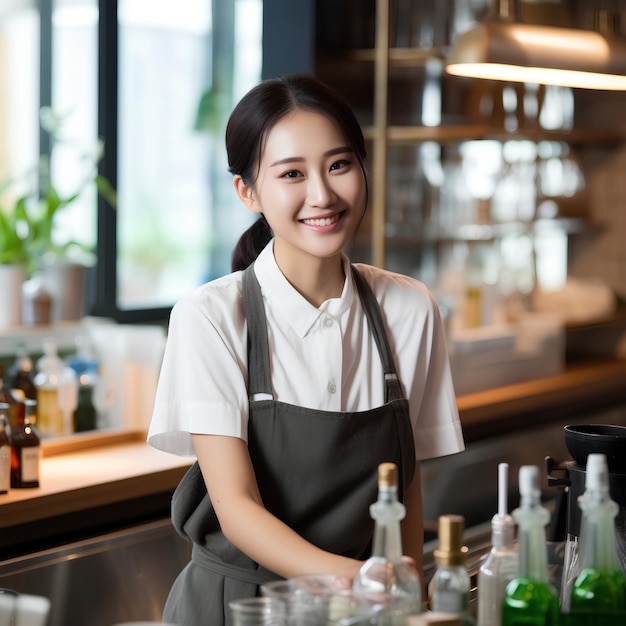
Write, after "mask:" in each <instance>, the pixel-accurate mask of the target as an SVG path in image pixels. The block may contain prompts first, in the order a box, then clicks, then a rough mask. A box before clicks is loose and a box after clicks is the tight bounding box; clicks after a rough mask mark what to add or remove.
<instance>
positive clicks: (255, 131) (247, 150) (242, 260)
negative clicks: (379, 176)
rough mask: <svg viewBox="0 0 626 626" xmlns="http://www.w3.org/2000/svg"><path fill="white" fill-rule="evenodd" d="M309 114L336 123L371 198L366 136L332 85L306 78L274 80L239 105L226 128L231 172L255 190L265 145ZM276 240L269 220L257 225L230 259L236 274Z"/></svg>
mask: <svg viewBox="0 0 626 626" xmlns="http://www.w3.org/2000/svg"><path fill="white" fill-rule="evenodd" d="M296 109H305V110H308V111H314V112H317V113H321V114H322V115H326V116H327V117H329V118H330V119H332V120H334V121H335V122H337V124H338V125H339V127H340V128H341V130H342V132H343V133H344V135H345V137H346V140H347V141H348V144H349V146H350V147H351V148H352V150H354V154H355V156H356V158H357V160H358V162H359V165H360V167H361V169H362V170H363V174H364V176H365V185H366V203H367V194H368V185H367V169H366V167H365V159H366V150H365V140H364V138H363V131H362V130H361V127H360V126H359V123H358V121H357V119H356V117H355V115H354V113H353V112H352V109H351V108H350V107H349V105H348V104H347V103H346V101H345V100H344V99H343V98H342V97H341V96H340V95H339V94H338V93H337V92H336V91H334V90H333V89H331V88H330V87H329V86H328V85H326V84H324V83H322V82H321V81H319V80H317V79H316V78H313V77H312V76H306V75H301V74H295V75H290V76H283V77H280V78H271V79H268V80H265V81H263V82H262V83H259V84H258V85H257V86H256V87H253V88H252V89H251V90H250V91H249V92H248V93H247V94H246V95H245V96H244V97H243V98H242V99H241V100H240V101H239V103H238V104H237V106H236V107H235V108H234V109H233V112H232V113H231V115H230V119H229V120H228V124H227V126H226V152H227V155H228V171H229V172H230V173H231V174H233V176H234V175H236V174H238V175H239V176H241V178H242V180H243V182H244V183H245V184H246V185H254V183H255V181H256V177H257V175H258V165H259V159H260V156H261V154H262V152H263V147H264V145H265V140H266V138H267V135H268V133H269V132H270V130H271V129H272V128H273V127H274V125H275V124H276V123H277V122H278V121H280V120H281V119H282V118H283V117H284V116H285V115H287V114H288V113H290V112H292V111H294V110H296ZM271 238H272V231H271V229H270V227H269V224H268V223H267V221H266V220H265V218H263V217H261V218H260V219H258V220H257V221H256V222H255V223H254V224H252V226H251V227H250V228H248V230H246V231H245V232H244V233H243V235H242V236H241V238H240V239H239V241H238V243H237V245H236V246H235V249H234V251H233V254H232V257H231V269H232V271H233V272H234V271H237V270H240V269H245V268H246V267H248V265H250V263H252V262H253V261H254V259H256V257H257V256H258V255H259V253H260V252H261V250H262V249H263V248H264V247H265V246H266V245H267V244H268V243H269V241H270V239H271Z"/></svg>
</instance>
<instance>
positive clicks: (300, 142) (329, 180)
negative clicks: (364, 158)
mask: <svg viewBox="0 0 626 626" xmlns="http://www.w3.org/2000/svg"><path fill="white" fill-rule="evenodd" d="M245 190H246V196H247V200H246V199H245V198H244V197H243V196H242V199H243V200H244V202H245V203H246V204H247V205H248V207H249V208H250V209H251V210H252V211H255V212H258V213H263V215H265V218H266V219H267V221H268V223H269V225H270V227H271V228H272V230H273V231H274V236H275V242H274V255H275V257H276V260H277V262H279V263H280V261H281V260H282V261H285V262H299V261H302V260H304V258H305V257H306V256H313V257H317V258H324V259H325V258H330V257H334V256H336V255H338V254H340V253H341V251H342V250H343V248H344V247H345V246H346V244H347V243H348V242H349V240H350V239H351V238H352V236H353V235H354V233H355V231H356V229H357V227H358V225H359V223H360V222H361V219H362V217H363V213H364V211H365V202H366V186H365V176H364V174H363V171H362V169H361V167H360V165H359V161H358V159H357V157H356V155H355V154H354V152H353V151H352V150H351V148H350V147H349V145H348V142H347V141H346V139H345V137H344V135H343V133H342V132H341V129H340V127H339V126H338V125H337V123H336V122H335V121H334V120H331V119H330V118H328V117H326V116H325V115H321V114H319V113H315V112H312V111H306V110H296V111H295V112H293V113H290V114H289V115H287V116H286V117H284V118H282V119H281V120H280V121H279V122H278V123H277V124H276V125H275V126H274V127H273V128H272V129H271V130H270V132H269V133H268V135H267V137H266V142H265V147H264V150H263V153H262V155H261V158H260V162H259V172H258V177H257V180H256V183H255V184H254V188H252V189H251V188H245ZM240 195H241V192H240Z"/></svg>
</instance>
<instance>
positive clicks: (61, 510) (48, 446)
mask: <svg viewBox="0 0 626 626" xmlns="http://www.w3.org/2000/svg"><path fill="white" fill-rule="evenodd" d="M43 454H44V456H43V459H42V465H41V481H40V487H39V488H37V489H11V490H10V491H9V493H8V494H5V495H0V560H1V559H3V558H7V557H8V556H14V555H16V554H19V553H22V552H23V551H24V550H23V548H24V547H25V546H28V549H29V550H32V549H33V548H38V549H41V548H45V547H48V546H49V545H52V544H54V543H58V542H60V541H64V540H67V539H72V540H74V539H76V538H78V537H82V536H87V535H90V534H95V533H99V532H106V531H108V530H110V529H112V528H116V527H118V526H120V525H129V524H134V523H138V522H142V521H145V520H150V519H154V518H157V517H162V516H165V515H167V514H168V511H169V503H170V498H171V495H172V492H173V490H174V489H175V487H176V485H177V484H178V483H179V481H180V479H181V478H182V477H183V475H184V473H185V472H186V471H187V469H188V468H189V466H190V465H191V463H192V459H191V458H181V457H177V456H174V455H171V454H166V453H164V452H160V451H158V450H155V449H154V448H151V447H150V446H148V445H147V444H146V443H145V433H140V432H126V433H125V432H119V433H102V434H99V435H97V436H95V437H88V436H82V435H74V436H72V437H71V438H67V439H66V440H59V441H55V442H45V443H44V451H43Z"/></svg>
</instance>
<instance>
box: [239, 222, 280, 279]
mask: <svg viewBox="0 0 626 626" xmlns="http://www.w3.org/2000/svg"><path fill="white" fill-rule="evenodd" d="M273 236H274V234H273V233H272V229H271V228H270V225H269V224H268V223H267V220H266V219H265V217H264V216H263V215H261V217H260V218H259V219H258V220H257V221H256V222H254V224H252V226H250V228H248V230H246V231H245V232H244V233H243V235H241V237H240V238H239V241H238V242H237V245H236V246H235V249H234V250H233V253H232V256H231V257H230V269H231V271H232V272H237V271H239V270H245V269H246V268H247V267H248V266H249V265H250V264H251V263H252V262H253V261H254V260H255V259H256V258H257V257H258V256H259V254H260V253H261V250H263V248H265V246H266V245H267V244H268V243H269V242H270V241H271V239H272V237H273Z"/></svg>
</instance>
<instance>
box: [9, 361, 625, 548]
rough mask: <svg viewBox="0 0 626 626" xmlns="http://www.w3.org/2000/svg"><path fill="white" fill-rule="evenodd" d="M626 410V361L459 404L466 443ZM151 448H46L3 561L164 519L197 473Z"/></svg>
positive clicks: (573, 370)
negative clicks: (187, 478) (179, 489)
mask: <svg viewBox="0 0 626 626" xmlns="http://www.w3.org/2000/svg"><path fill="white" fill-rule="evenodd" d="M624 402H626V360H611V361H597V362H593V363H584V364H577V365H572V366H568V368H567V370H566V372H565V373H563V374H561V375H559V376H553V377H549V378H543V379H538V380H535V381H530V382H525V383H520V384H516V385H510V386H508V387H502V388H499V389H493V390H489V391H482V392H478V393H474V394H468V395H466V396H460V397H459V398H458V406H459V412H460V415H461V421H462V423H463V429H464V433H465V437H466V441H467V442H472V441H477V440H479V439H483V438H486V437H490V436H494V435H497V434H499V433H503V432H507V433H510V432H511V431H513V430H515V429H523V428H526V427H528V426H530V425H533V424H538V423H545V422H548V421H558V420H566V419H567V416H570V415H573V414H577V415H580V414H581V412H585V411H588V412H591V411H593V410H595V409H598V408H602V407H610V406H613V405H618V404H620V403H624ZM191 463H192V459H190V458H179V457H176V456H173V455H170V454H166V453H163V452H160V451H157V450H154V449H152V448H150V447H149V446H148V445H147V444H146V443H145V433H141V432H126V433H124V432H120V433H110V434H107V433H102V434H98V435H97V436H95V437H93V436H91V437H89V436H82V435H74V436H72V437H71V438H67V439H66V440H58V441H54V442H52V441H50V442H45V446H44V458H43V461H42V469H41V475H42V480H41V487H40V488H38V489H23V490H17V489H14V490H11V491H10V492H9V493H8V494H6V495H0V559H4V558H7V557H8V556H10V555H13V554H16V553H19V552H20V550H23V549H24V547H26V546H28V549H29V550H30V549H32V548H33V546H36V547H42V546H43V547H45V546H46V545H48V544H50V543H51V542H59V541H62V540H63V539H64V538H71V539H75V538H76V536H77V534H80V533H85V534H89V533H96V532H100V531H106V530H108V529H110V528H115V527H116V526H119V525H127V524H131V523H135V522H137V521H145V520H149V519H154V518H156V517H159V516H160V517H163V516H166V515H168V513H169V502H170V498H171V494H172V491H173V490H174V488H175V487H176V485H177V484H178V482H179V481H180V479H181V478H182V476H183V475H184V473H185V471H186V470H187V469H188V467H189V466H190V465H191Z"/></svg>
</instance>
